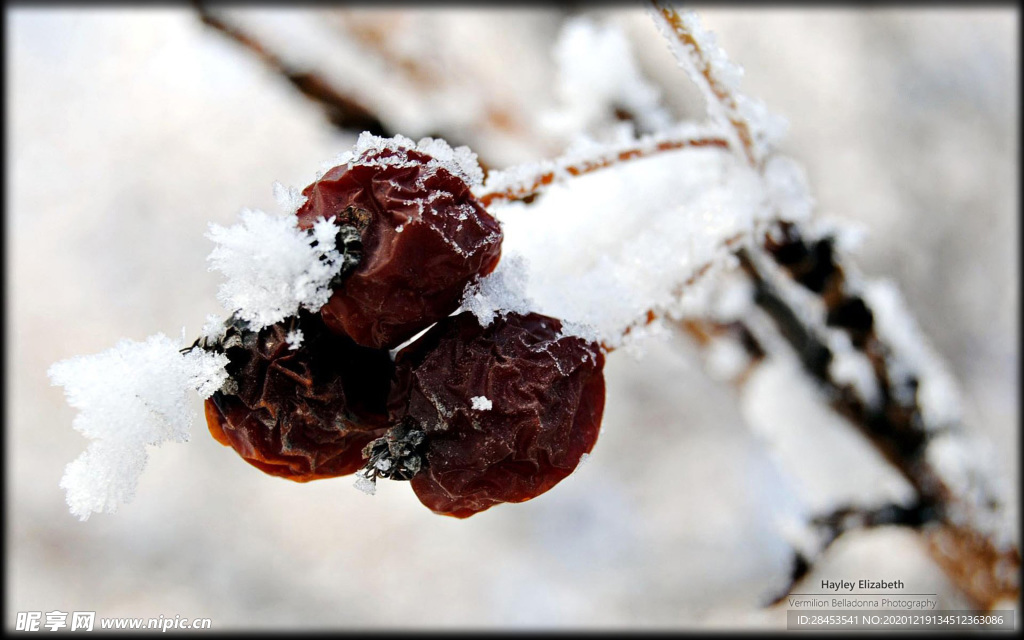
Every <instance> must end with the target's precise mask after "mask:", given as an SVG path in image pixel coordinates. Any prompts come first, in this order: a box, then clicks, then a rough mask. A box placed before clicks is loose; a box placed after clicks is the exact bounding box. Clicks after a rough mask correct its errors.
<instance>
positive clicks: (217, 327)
mask: <svg viewBox="0 0 1024 640" xmlns="http://www.w3.org/2000/svg"><path fill="white" fill-rule="evenodd" d="M226 331H227V326H226V325H225V324H224V318H221V317H220V316H219V315H217V314H216V313H210V314H207V316H206V324H204V325H203V328H202V330H201V331H200V332H199V337H200V338H201V339H203V340H205V341H206V342H207V343H213V342H219V341H220V340H222V339H223V338H224V334H225V332H226Z"/></svg>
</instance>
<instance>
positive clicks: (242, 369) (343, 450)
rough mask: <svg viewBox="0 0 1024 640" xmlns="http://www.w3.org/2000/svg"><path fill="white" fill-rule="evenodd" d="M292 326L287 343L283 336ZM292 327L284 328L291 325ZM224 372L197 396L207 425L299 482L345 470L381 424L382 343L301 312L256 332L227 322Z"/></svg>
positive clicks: (267, 467)
mask: <svg viewBox="0 0 1024 640" xmlns="http://www.w3.org/2000/svg"><path fill="white" fill-rule="evenodd" d="M294 329H299V330H301V332H302V336H303V339H302V343H301V346H300V347H299V348H298V349H292V348H291V346H292V344H290V343H289V342H288V335H289V333H290V332H291V331H293V330H294ZM293 336H294V334H293ZM222 344H223V346H224V352H225V353H226V354H227V355H228V357H229V359H230V364H229V365H228V373H229V374H230V375H231V379H230V380H229V382H228V383H227V385H225V387H222V389H221V390H220V391H218V392H217V393H215V394H214V395H213V396H212V397H211V398H210V399H209V400H207V401H206V419H207V425H208V426H209V429H210V433H211V434H212V435H213V437H214V439H216V440H217V441H218V442H220V443H221V444H223V445H226V446H229V447H231V448H233V449H234V450H235V451H236V452H238V454H239V455H240V456H241V457H242V458H243V459H245V460H246V461H247V462H249V463H250V464H252V465H253V466H255V467H257V468H259V469H261V470H263V471H264V472H266V473H268V474H271V475H275V476H281V477H284V478H288V479H290V480H295V481H297V482H306V481H309V480H316V479H320V478H332V477H336V476H342V475H347V474H350V473H353V472H355V471H356V470H358V469H359V467H361V466H362V464H363V457H362V449H363V447H365V446H366V444H367V443H369V442H370V441H372V440H373V439H375V438H377V437H379V436H380V435H382V434H383V433H384V432H385V430H386V427H387V415H386V400H387V394H388V389H389V385H390V378H391V374H392V370H393V367H392V363H391V360H390V358H389V356H388V352H387V351H382V350H374V349H367V348H364V347H360V346H358V345H356V344H354V343H353V342H352V341H351V340H349V339H348V338H346V337H344V336H338V335H335V334H334V333H332V332H330V331H328V330H327V329H326V327H325V326H324V324H323V321H322V320H321V319H320V317H319V316H318V315H316V314H309V313H302V314H301V315H300V317H299V320H298V322H296V323H295V325H294V326H292V323H291V322H290V321H285V322H282V323H279V324H276V325H273V326H270V327H267V328H265V329H263V330H261V331H260V332H258V333H256V332H252V331H248V330H246V329H244V328H240V327H238V326H237V325H235V326H232V327H229V329H228V331H227V335H226V336H225V338H224V340H223V342H222Z"/></svg>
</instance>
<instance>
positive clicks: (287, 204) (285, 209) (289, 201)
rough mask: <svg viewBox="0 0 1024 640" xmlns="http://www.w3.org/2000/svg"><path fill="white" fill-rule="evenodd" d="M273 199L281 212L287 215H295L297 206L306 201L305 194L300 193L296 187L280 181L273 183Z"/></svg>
mask: <svg viewBox="0 0 1024 640" xmlns="http://www.w3.org/2000/svg"><path fill="white" fill-rule="evenodd" d="M274 199H275V200H277V204H278V206H279V207H281V213H283V214H285V215H287V216H293V215H295V212H296V211H298V210H299V207H301V206H302V205H303V204H304V203H305V202H306V196H304V195H302V193H301V192H300V191H299V190H298V188H296V187H286V186H284V185H283V184H281V183H280V182H275V183H274Z"/></svg>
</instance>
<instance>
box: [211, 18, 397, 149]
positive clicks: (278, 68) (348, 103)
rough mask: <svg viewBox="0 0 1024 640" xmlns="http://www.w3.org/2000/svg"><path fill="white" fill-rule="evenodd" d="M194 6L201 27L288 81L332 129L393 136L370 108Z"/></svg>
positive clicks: (239, 30) (251, 37) (318, 76)
mask: <svg viewBox="0 0 1024 640" xmlns="http://www.w3.org/2000/svg"><path fill="white" fill-rule="evenodd" d="M194 5H195V9H196V11H197V12H198V14H199V19H200V20H201V21H202V22H203V24H205V25H207V26H209V27H212V28H213V29H215V30H217V31H219V32H220V33H222V34H224V35H225V36H227V37H229V38H231V39H232V40H234V41H235V42H237V43H238V44H240V45H242V46H243V47H244V48H245V49H246V50H247V51H249V52H250V53H252V54H254V55H255V56H256V57H257V58H258V59H259V60H260V61H261V62H263V63H264V64H265V65H266V66H267V67H269V68H270V69H271V70H272V71H274V72H275V73H277V74H279V75H281V76H282V77H284V78H285V79H286V80H288V82H290V83H291V85H292V86H293V87H295V88H296V89H298V90H299V91H300V92H301V93H302V95H304V96H306V97H307V98H309V99H310V100H312V101H313V102H315V103H317V104H318V105H320V107H321V108H322V109H323V111H324V115H325V116H326V117H327V120H328V121H330V123H331V124H333V125H334V126H335V127H337V128H339V129H342V130H344V131H369V132H370V133H373V134H375V135H379V136H386V137H387V136H392V135H394V134H393V133H392V132H391V131H390V130H389V129H388V127H387V126H385V125H384V123H383V122H382V121H381V119H380V118H379V117H377V116H376V115H375V114H374V113H373V112H372V111H371V110H370V109H368V108H367V107H366V106H364V105H362V104H360V103H359V102H358V101H356V100H355V99H353V98H351V97H349V96H346V95H343V94H342V93H341V92H340V91H339V90H338V89H336V88H335V87H333V86H331V84H330V83H329V82H327V81H326V80H325V79H324V78H323V77H322V76H320V75H318V74H316V73H314V72H312V71H306V70H300V69H294V68H292V67H290V66H288V65H287V64H285V62H284V61H283V60H281V58H279V57H278V56H276V55H274V54H273V53H272V52H271V51H269V50H268V49H267V48H266V47H265V46H263V45H262V44H261V43H260V42H259V41H258V40H256V39H255V38H254V37H253V36H251V35H249V34H247V33H245V32H243V31H242V30H241V29H239V28H237V27H235V26H233V25H230V24H228V23H227V22H226V21H224V20H222V19H221V18H219V17H217V16H215V15H214V14H212V13H211V12H210V11H209V9H207V8H206V7H205V6H203V5H202V4H201V3H199V2H196V3H194Z"/></svg>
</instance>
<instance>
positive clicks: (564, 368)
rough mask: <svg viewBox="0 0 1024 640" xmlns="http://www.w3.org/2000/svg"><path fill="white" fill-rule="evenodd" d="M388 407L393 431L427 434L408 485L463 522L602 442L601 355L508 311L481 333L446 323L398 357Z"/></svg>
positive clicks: (531, 489) (522, 493) (548, 321)
mask: <svg viewBox="0 0 1024 640" xmlns="http://www.w3.org/2000/svg"><path fill="white" fill-rule="evenodd" d="M395 365H396V371H395V383H394V385H393V387H392V390H391V396H390V399H389V401H388V410H389V414H390V417H391V421H392V423H393V424H394V425H396V428H401V429H405V430H420V431H422V432H423V433H424V434H425V437H424V441H423V455H424V458H425V465H424V468H423V469H422V470H421V471H420V472H419V473H417V474H416V475H415V476H414V477H413V478H412V480H411V483H412V488H413V490H414V491H415V493H416V495H417V497H418V498H419V499H420V501H421V502H422V503H423V504H424V505H426V506H427V507H429V508H430V509H432V510H433V511H435V512H437V513H441V514H445V515H450V516H455V517H458V518H465V517H468V516H471V515H473V514H475V513H479V512H480V511H484V510H485V509H488V508H490V507H492V506H494V505H496V504H500V503H503V502H523V501H525V500H529V499H531V498H535V497H536V496H538V495H540V494H542V493H544V492H545V491H547V490H548V489H550V488H551V487H553V486H554V485H555V484H557V483H558V482H560V481H561V480H562V479H564V478H565V477H566V476H568V475H569V474H570V473H572V471H573V470H574V469H575V468H576V466H577V465H578V464H579V461H580V457H581V456H582V455H583V454H584V453H589V452H590V450H591V449H592V448H593V446H594V443H595V442H596V441H597V435H598V431H599V429H600V424H601V415H602V413H603V410H604V398H605V385H604V374H603V367H604V355H603V354H602V353H601V351H600V349H599V348H598V346H597V345H596V344H593V343H590V342H587V341H585V340H583V339H581V338H578V337H572V336H561V323H560V322H559V321H558V320H556V319H554V318H549V317H546V316H542V315H538V314H528V315H518V314H509V315H507V316H505V317H499V318H497V319H496V320H495V321H494V322H492V323H491V324H490V325H489V326H488V327H481V326H480V324H479V323H478V321H477V319H476V317H475V316H474V315H472V314H470V313H463V314H459V315H457V316H453V317H450V318H446V319H445V320H443V321H442V322H439V323H438V324H437V325H435V326H434V327H433V328H431V330H430V331H428V332H427V333H425V334H424V335H423V336H421V337H420V338H419V339H418V340H416V342H414V343H412V344H411V345H409V346H408V347H406V348H405V349H403V350H402V351H401V352H399V354H398V356H397V357H396V361H395Z"/></svg>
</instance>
